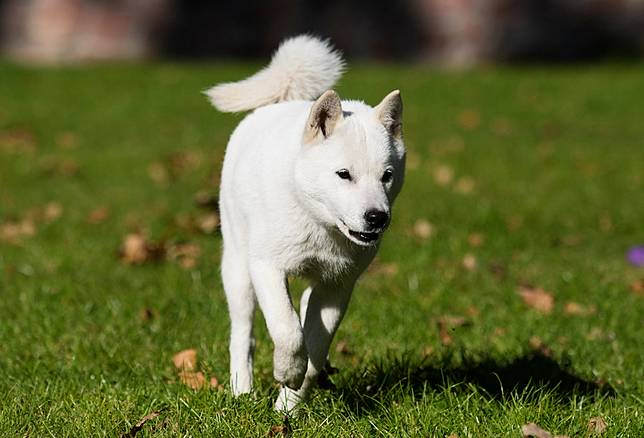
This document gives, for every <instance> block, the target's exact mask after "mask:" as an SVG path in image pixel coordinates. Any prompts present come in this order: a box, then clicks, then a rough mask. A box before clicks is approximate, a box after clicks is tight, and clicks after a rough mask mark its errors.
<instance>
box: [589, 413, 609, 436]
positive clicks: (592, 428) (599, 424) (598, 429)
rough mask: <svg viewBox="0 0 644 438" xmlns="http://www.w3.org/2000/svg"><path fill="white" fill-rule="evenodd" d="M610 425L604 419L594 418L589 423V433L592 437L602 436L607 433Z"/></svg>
mask: <svg viewBox="0 0 644 438" xmlns="http://www.w3.org/2000/svg"><path fill="white" fill-rule="evenodd" d="M607 427H608V425H607V424H606V422H605V421H604V419H603V418H602V417H593V418H591V419H590V421H588V431H589V432H590V433H591V434H592V435H601V434H603V433H604V432H606V428H607Z"/></svg>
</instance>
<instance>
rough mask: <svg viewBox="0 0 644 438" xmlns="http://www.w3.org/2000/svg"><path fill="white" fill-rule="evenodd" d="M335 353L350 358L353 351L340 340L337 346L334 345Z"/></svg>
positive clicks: (347, 344) (346, 343)
mask: <svg viewBox="0 0 644 438" xmlns="http://www.w3.org/2000/svg"><path fill="white" fill-rule="evenodd" d="M335 351H337V352H338V353H340V354H342V355H344V356H351V355H353V350H351V348H350V347H349V343H348V342H347V341H346V340H345V339H340V340H339V341H338V343H337V344H335Z"/></svg>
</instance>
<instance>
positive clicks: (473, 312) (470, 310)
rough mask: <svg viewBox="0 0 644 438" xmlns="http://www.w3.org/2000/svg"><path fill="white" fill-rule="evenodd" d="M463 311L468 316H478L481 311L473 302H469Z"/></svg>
mask: <svg viewBox="0 0 644 438" xmlns="http://www.w3.org/2000/svg"><path fill="white" fill-rule="evenodd" d="M465 313H467V314H468V316H478V315H479V313H481V311H480V310H479V308H478V307H476V306H475V305H474V304H470V305H469V306H467V309H465Z"/></svg>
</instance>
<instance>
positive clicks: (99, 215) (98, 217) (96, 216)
mask: <svg viewBox="0 0 644 438" xmlns="http://www.w3.org/2000/svg"><path fill="white" fill-rule="evenodd" d="M108 217H110V209H109V207H107V206H101V207H96V208H95V209H93V210H91V211H90V212H89V213H88V214H87V222H89V223H90V224H93V225H98V224H100V223H102V222H105V220H107V218H108Z"/></svg>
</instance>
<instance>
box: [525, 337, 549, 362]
mask: <svg viewBox="0 0 644 438" xmlns="http://www.w3.org/2000/svg"><path fill="white" fill-rule="evenodd" d="M530 347H532V349H533V350H535V351H538V352H539V353H541V354H542V355H544V356H546V357H551V356H552V350H551V349H550V347H548V346H547V345H546V344H545V343H544V342H543V341H542V340H541V338H540V337H539V336H532V337H531V338H530Z"/></svg>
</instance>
